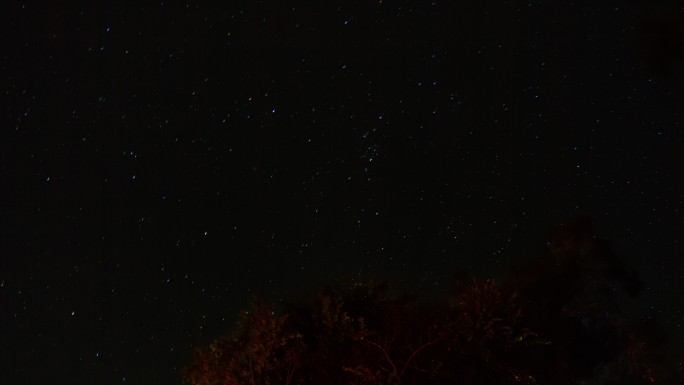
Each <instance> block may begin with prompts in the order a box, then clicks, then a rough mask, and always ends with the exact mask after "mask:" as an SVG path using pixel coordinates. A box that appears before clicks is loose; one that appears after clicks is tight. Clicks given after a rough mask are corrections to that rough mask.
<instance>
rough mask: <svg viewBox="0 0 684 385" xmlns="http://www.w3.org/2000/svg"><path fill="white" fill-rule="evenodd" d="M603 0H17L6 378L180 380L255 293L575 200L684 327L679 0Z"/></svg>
mask: <svg viewBox="0 0 684 385" xmlns="http://www.w3.org/2000/svg"><path fill="white" fill-rule="evenodd" d="M77 3H79V4H77ZM95 3H97V4H95ZM600 3H601V4H600V5H597V2H595V1H563V2H559V1H546V0H538V1H530V2H527V1H517V0H506V1H491V0H477V1H474V0H472V1H471V0H464V1H434V2H433V1H429V0H428V1H406V0H405V1H390V0H384V1H383V0H367V1H366V0H364V1H352V2H340V3H335V2H327V1H317V2H301V1H294V2H276V1H268V0H260V1H224V2H156V3H153V4H152V3H150V4H142V3H140V4H138V3H134V2H130V3H127V4H109V5H107V4H105V2H73V3H72V2H65V1H49V2H22V1H4V2H3V4H2V5H0V14H1V15H2V16H0V21H1V22H0V26H1V27H0V30H1V31H2V33H1V35H2V37H0V41H2V50H1V51H0V91H1V93H0V107H1V109H2V115H1V117H0V119H1V120H0V121H1V122H2V127H1V133H0V215H1V217H2V222H1V223H2V229H3V231H2V236H0V383H2V384H15V385H19V384H46V383H50V384H106V385H109V384H122V383H123V384H129V383H130V384H180V383H181V379H180V370H181V368H182V367H183V366H184V365H185V364H186V363H187V362H188V360H189V359H190V357H191V354H192V349H193V347H194V346H198V345H203V344H206V343H207V342H209V341H210V340H211V339H213V338H214V337H217V336H219V335H221V334H224V333H226V332H227V331H229V330H230V328H231V326H232V325H233V323H234V321H235V317H236V313H237V311H238V310H239V309H241V308H243V307H244V306H246V304H247V303H248V300H249V298H250V296H252V295H258V296H262V297H265V298H267V299H269V300H271V301H275V302H278V301H282V300H283V299H284V298H289V297H292V296H297V295H300V294H302V293H305V292H307V291H309V290H312V289H315V288H316V287H318V285H321V284H323V283H325V282H329V281H331V280H335V279H338V278H340V277H352V278H358V279H362V278H365V277H384V278H387V279H392V280H394V281H395V282H398V283H400V284H403V285H406V286H409V287H417V288H420V289H421V290H424V291H425V292H427V293H431V292H435V293H436V292H440V291H443V290H447V289H448V285H449V279H450V277H451V276H452V274H453V273H454V272H456V271H468V272H472V273H474V274H480V275H484V276H487V275H491V274H496V272H498V271H501V270H503V269H505V268H506V267H507V266H510V265H511V264H515V263H521V262H522V261H525V260H527V259H529V258H530V257H532V256H534V255H535V253H537V252H538V250H540V248H543V247H544V245H545V243H546V241H547V237H548V235H549V232H550V231H551V229H552V228H553V226H556V225H558V224H559V223H563V222H564V221H568V220H571V219H572V218H576V217H589V218H591V219H592V220H593V222H594V224H595V226H596V228H597V233H598V234H599V235H600V236H602V237H604V238H606V239H607V240H608V241H609V243H610V244H611V246H612V248H613V249H614V250H615V251H616V254H618V255H619V256H620V257H621V258H622V259H623V260H625V261H626V263H627V264H630V265H631V266H633V267H634V268H635V269H636V270H637V271H638V272H639V274H640V277H641V279H642V280H643V282H644V285H645V290H644V292H643V293H642V295H641V297H640V299H639V300H638V302H637V303H636V304H635V306H636V307H637V308H638V309H639V312H640V313H642V314H643V315H642V316H643V317H656V318H657V319H658V320H659V322H661V323H662V324H663V325H664V326H665V327H666V328H667V329H668V330H669V331H670V333H671V335H670V338H672V339H673V340H674V341H682V342H684V338H683V335H684V332H683V331H682V328H681V324H682V322H684V312H683V311H682V308H681V304H680V303H678V300H677V299H678V298H681V297H682V295H683V294H684V284H683V283H682V282H683V280H684V279H683V278H684V261H683V260H682V242H683V239H682V234H684V219H683V215H684V212H683V210H684V192H683V190H682V187H684V183H683V182H682V177H681V170H682V168H683V167H684V156H682V145H683V144H684V134H683V133H682V129H684V127H683V126H684V124H682V122H683V120H682V119H684V116H683V114H684V112H683V111H684V109H683V108H682V106H684V71H683V70H682V68H684V54H683V52H684V28H683V27H682V25H684V9H682V8H681V4H677V2H676V1H655V2H652V1H650V2H646V1H645V0H643V1H642V0H638V1H637V0H629V1H602V2H600Z"/></svg>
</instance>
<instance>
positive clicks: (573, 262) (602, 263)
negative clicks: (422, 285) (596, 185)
mask: <svg viewBox="0 0 684 385" xmlns="http://www.w3.org/2000/svg"><path fill="white" fill-rule="evenodd" d="M456 283H457V284H455V285H454V289H453V290H452V292H451V293H450V295H449V300H448V301H445V302H431V301H427V300H421V299H419V297H418V296H416V295H411V294H408V293H402V294H399V295H390V294H389V293H390V290H389V286H388V285H387V284H386V283H374V282H368V283H365V284H359V283H358V282H357V283H355V284H354V285H351V286H347V287H344V286H341V285H337V286H328V287H326V288H324V289H322V290H320V291H318V292H316V293H315V294H313V295H312V296H311V298H308V299H306V300H302V301H299V302H297V303H291V304H289V305H287V306H285V307H284V308H283V309H281V310H277V309H276V308H275V307H273V306H267V305H264V304H263V303H262V302H261V301H259V300H256V299H255V300H253V301H252V303H251V306H250V308H249V310H247V311H244V312H242V313H241V314H240V318H239V322H238V325H237V328H236V329H235V331H234V332H233V333H232V334H231V335H230V336H228V337H223V338H219V339H217V340H215V341H214V342H213V343H212V344H210V345H209V346H207V347H203V348H199V349H197V350H196V352H195V357H194V359H193V360H192V362H191V363H190V365H189V366H188V367H187V368H186V369H185V372H184V378H185V381H186V382H188V383H190V384H192V385H244V384H249V385H262V384H263V385H276V384H284V385H290V384H315V385H326V384H330V385H333V384H334V385H338V384H339V385H352V384H354V385H380V384H383V385H402V384H403V385H408V384H411V385H418V384H426V385H428V384H430V385H431V384H435V385H437V384H464V385H495V384H496V385H505V384H558V385H564V384H578V385H579V384H653V383H655V381H656V380H655V377H656V372H658V373H660V376H661V377H662V378H663V379H665V380H667V379H666V378H667V374H666V373H665V371H663V369H662V367H659V368H658V370H655V365H656V364H657V363H658V362H657V360H656V358H657V357H656V356H655V355H654V354H653V352H654V351H656V350H657V349H653V348H654V347H657V346H656V345H654V344H653V343H652V342H653V340H654V339H653V338H652V337H653V336H654V335H655V334H654V333H653V332H652V331H647V330H646V329H647V328H645V327H644V325H641V324H639V323H632V322H629V321H628V320H626V319H624V318H623V317H622V316H621V315H620V313H619V309H618V307H617V306H616V304H615V303H614V301H613V295H614V292H615V289H614V288H615V285H618V284H620V285H622V287H623V288H624V289H625V290H626V291H627V292H628V293H630V294H636V288H638V287H639V282H638V280H636V279H635V275H634V274H632V272H631V271H629V269H626V268H624V267H622V266H620V264H619V263H617V262H616V258H615V257H614V256H613V255H612V253H610V252H609V249H608V248H607V246H606V244H605V243H604V242H603V241H601V240H600V239H598V238H597V237H595V236H594V235H593V230H592V229H591V227H590V226H589V227H587V224H586V223H584V222H578V223H577V224H574V225H571V226H565V227H564V228H563V229H562V231H559V232H556V234H555V235H554V236H553V237H552V240H551V242H549V247H548V249H547V251H546V252H545V253H543V254H542V256H541V257H540V258H539V259H535V260H533V261H531V262H530V263H528V264H527V265H525V266H522V267H519V268H517V269H515V271H514V273H513V274H511V278H510V279H508V280H507V281H506V282H504V283H503V284H502V285H497V284H495V283H494V282H492V281H490V280H478V279H475V278H473V277H465V278H464V277H461V279H460V280H457V282H456ZM630 290H632V291H630Z"/></svg>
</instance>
